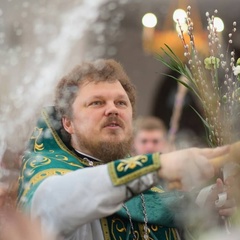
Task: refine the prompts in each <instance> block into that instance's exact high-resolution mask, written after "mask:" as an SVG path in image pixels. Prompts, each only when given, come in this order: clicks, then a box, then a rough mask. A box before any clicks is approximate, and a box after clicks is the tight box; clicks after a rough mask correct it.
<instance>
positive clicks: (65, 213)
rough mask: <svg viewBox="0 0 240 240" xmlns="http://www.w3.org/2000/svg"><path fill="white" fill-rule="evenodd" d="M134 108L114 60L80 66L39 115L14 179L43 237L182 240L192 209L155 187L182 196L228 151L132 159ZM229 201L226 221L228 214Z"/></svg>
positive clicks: (184, 199) (130, 88)
mask: <svg viewBox="0 0 240 240" xmlns="http://www.w3.org/2000/svg"><path fill="white" fill-rule="evenodd" d="M135 102H136V90H135V87H134V85H133V84H132V83H131V82H130V80H129V78H128V76H127V75H126V73H125V72H124V70H123V68H122V66H121V65H120V64H119V63H117V62H116V61H114V60H103V59H101V60H97V61H94V62H90V63H82V64H81V65H78V66H76V67H75V68H74V69H73V70H72V71H71V72H70V73H69V74H67V75H66V76H64V77H63V78H62V79H61V80H60V82H59V83H58V85H57V87H56V95H55V106H54V107H47V108H44V109H43V111H42V113H41V117H40V119H39V121H38V123H37V126H36V127H35V130H34V132H33V134H32V136H31V138H30V141H29V145H28V149H27V150H26V153H25V155H24V157H23V161H22V170H21V174H20V177H19V196H18V197H19V199H18V200H19V208H20V209H22V211H27V212H28V213H29V214H30V216H31V218H32V219H38V220H39V221H40V223H41V227H42V229H43V231H44V232H45V233H46V234H47V233H50V234H54V236H56V237H57V238H58V239H66V240H67V239H69V240H70V239H72V240H73V239H74V240H80V239H81V240H104V239H109V240H112V239H161V240H165V239H171V240H174V239H179V236H178V232H177V230H176V227H177V226H178V225H179V224H184V223H185V221H184V220H183V219H184V217H186V216H185V215H186V209H187V207H189V206H190V205H191V204H193V205H194V207H196V206H195V203H192V195H191V194H189V193H188V192H185V191H174V192H163V191H162V189H161V188H159V187H158V184H159V181H160V180H161V179H164V180H165V181H166V182H168V183H169V184H171V183H175V182H178V183H179V185H178V186H179V189H180V190H187V189H192V188H193V187H196V186H199V184H201V183H204V182H205V181H207V180H208V179H210V178H212V177H213V175H214V166H213V163H212V161H210V159H212V158H215V157H218V156H222V155H223V154H226V153H228V151H229V148H228V147H226V146H225V147H221V148H214V149H211V148H204V149H200V148H190V149H184V150H180V151H176V152H171V153H163V154H160V153H159V152H157V153H152V154H146V155H140V156H135V157H130V156H129V153H130V151H131V148H132V138H133V137H132V120H133V118H134V114H135ZM222 190H223V183H222V182H221V181H220V186H218V191H217V192H221V191H222ZM216 198H217V194H215V199H216ZM228 203H229V202H228V201H227V202H226V204H225V205H224V206H222V207H221V209H222V208H224V209H225V211H226V212H224V215H228V214H230V212H231V210H232V205H229V204H228ZM214 209H215V208H214ZM215 210H216V209H215ZM217 211H220V210H219V209H217ZM196 212H197V210H196ZM195 220H196V221H197V222H198V219H195ZM197 222H195V224H197ZM193 223H194V221H191V224H193Z"/></svg>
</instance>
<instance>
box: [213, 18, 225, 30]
mask: <svg viewBox="0 0 240 240" xmlns="http://www.w3.org/2000/svg"><path fill="white" fill-rule="evenodd" d="M213 25H214V27H215V28H216V31H217V32H222V31H223V29H224V23H223V20H222V19H221V18H219V17H215V18H214V20H213Z"/></svg>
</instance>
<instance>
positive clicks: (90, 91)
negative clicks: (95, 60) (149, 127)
mask: <svg viewBox="0 0 240 240" xmlns="http://www.w3.org/2000/svg"><path fill="white" fill-rule="evenodd" d="M72 110H73V114H72V118H71V119H69V118H63V125H64V128H65V129H66V131H67V132H69V133H70V134H71V144H72V146H73V148H75V149H76V150H79V151H81V152H83V153H86V154H89V155H91V156H93V157H96V158H99V159H100V160H102V161H104V162H110V161H113V160H116V159H120V158H124V157H125V156H126V155H127V154H128V153H130V149H131V145H132V117H133V111H132V106H131V103H130V100H129V98H128V95H127V93H126V92H125V90H124V89H123V87H122V85H121V84H120V82H119V81H115V82H97V83H96V82H86V83H84V84H83V85H81V87H80V88H79V91H78V94H77V97H76V99H75V101H74V103H73V106H72Z"/></svg>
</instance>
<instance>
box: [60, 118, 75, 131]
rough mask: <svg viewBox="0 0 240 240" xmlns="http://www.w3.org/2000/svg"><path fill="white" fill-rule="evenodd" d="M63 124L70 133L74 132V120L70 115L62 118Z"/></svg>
mask: <svg viewBox="0 0 240 240" xmlns="http://www.w3.org/2000/svg"><path fill="white" fill-rule="evenodd" d="M62 125H63V127H64V129H65V130H66V131H67V132H68V133H69V134H73V133H74V131H73V126H72V121H71V120H70V119H69V118H68V117H63V118H62Z"/></svg>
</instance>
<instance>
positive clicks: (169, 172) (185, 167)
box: [158, 146, 229, 190]
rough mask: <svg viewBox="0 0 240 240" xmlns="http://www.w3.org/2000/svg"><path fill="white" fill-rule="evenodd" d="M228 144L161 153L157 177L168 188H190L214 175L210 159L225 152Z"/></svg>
mask: <svg viewBox="0 0 240 240" xmlns="http://www.w3.org/2000/svg"><path fill="white" fill-rule="evenodd" d="M228 151H229V146H223V147H218V148H202V149H201V148H189V149H183V150H179V151H174V152H170V153H165V154H161V156H160V159H161V160H160V161H161V168H160V170H159V172H158V174H159V177H160V178H162V179H164V180H165V181H167V182H168V186H169V188H170V189H181V190H191V189H192V188H194V187H197V186H200V185H201V184H202V183H203V182H204V181H207V180H209V179H210V178H212V177H213V176H214V170H215V169H214V163H213V161H211V159H215V158H217V157H219V156H222V155H225V154H227V153H228Z"/></svg>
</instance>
